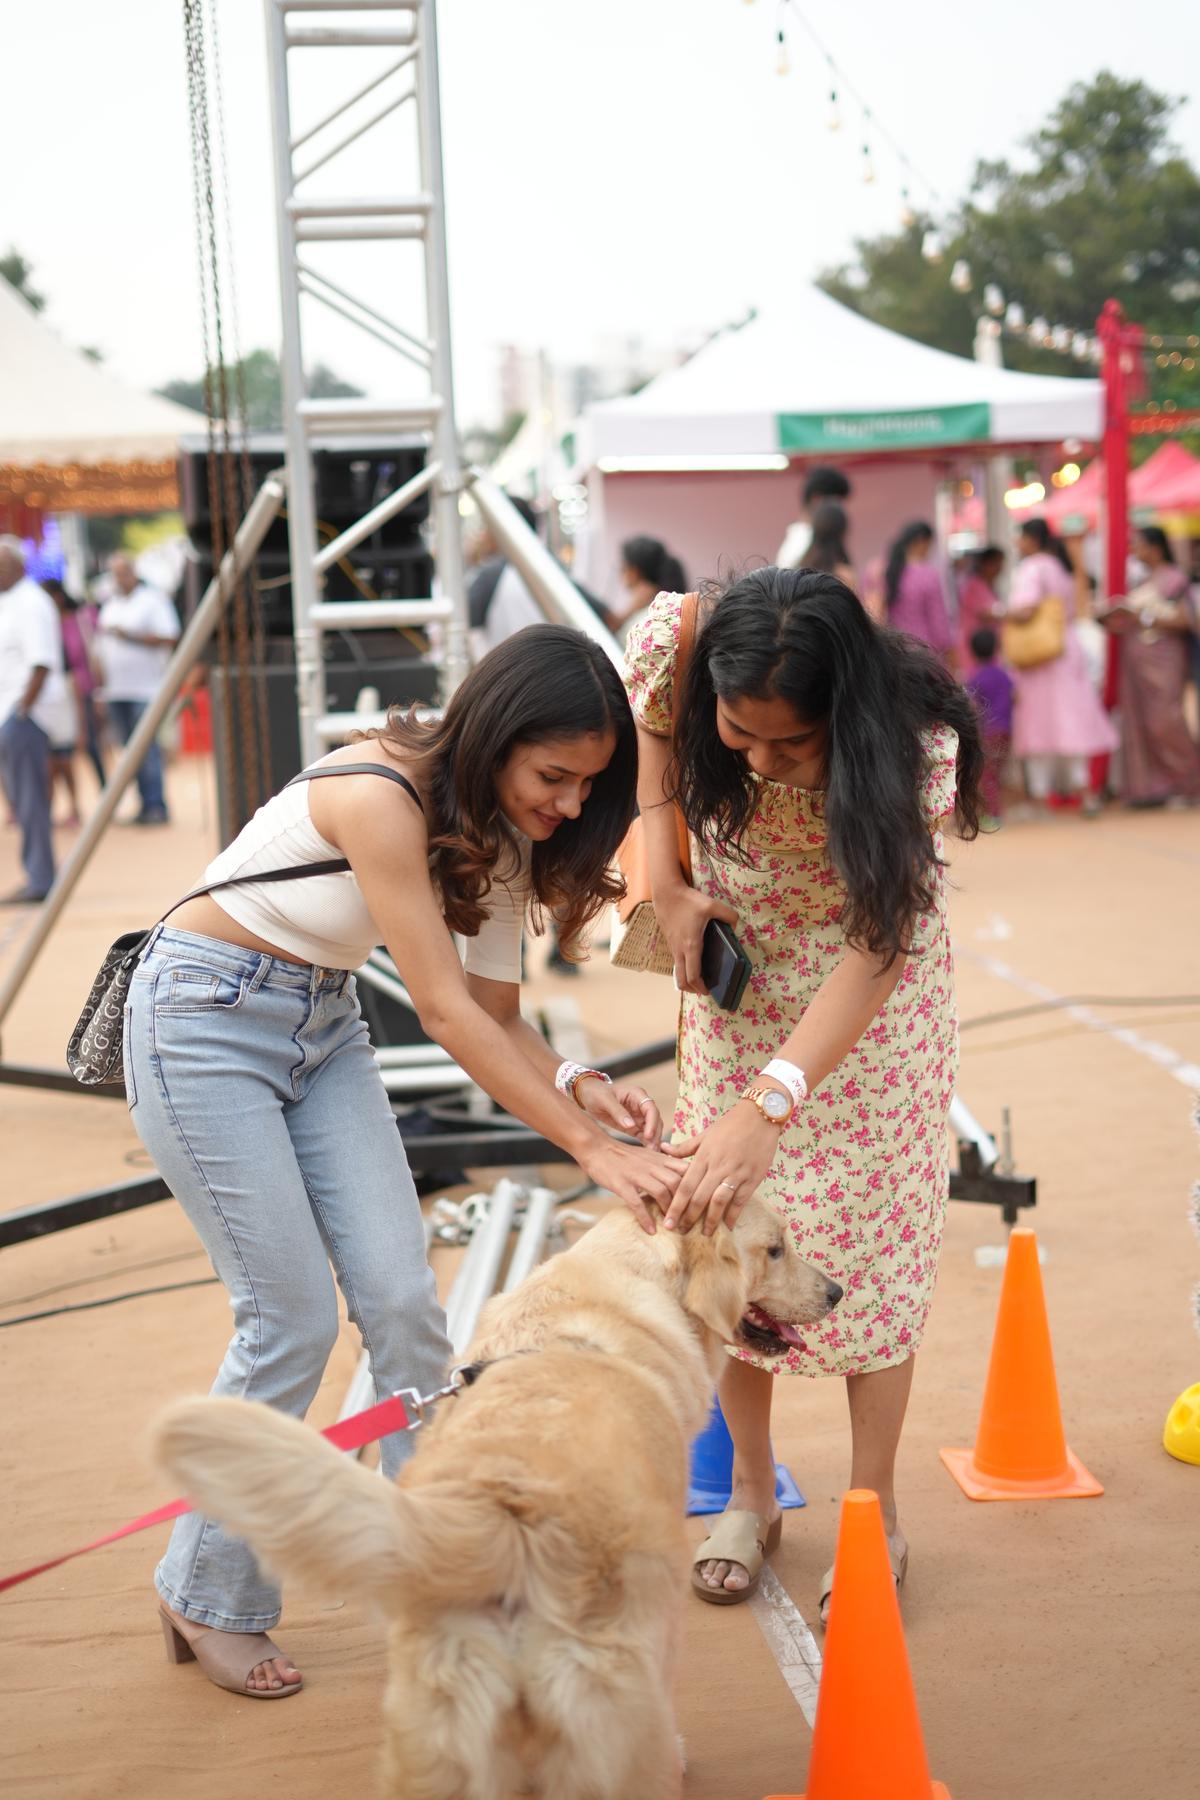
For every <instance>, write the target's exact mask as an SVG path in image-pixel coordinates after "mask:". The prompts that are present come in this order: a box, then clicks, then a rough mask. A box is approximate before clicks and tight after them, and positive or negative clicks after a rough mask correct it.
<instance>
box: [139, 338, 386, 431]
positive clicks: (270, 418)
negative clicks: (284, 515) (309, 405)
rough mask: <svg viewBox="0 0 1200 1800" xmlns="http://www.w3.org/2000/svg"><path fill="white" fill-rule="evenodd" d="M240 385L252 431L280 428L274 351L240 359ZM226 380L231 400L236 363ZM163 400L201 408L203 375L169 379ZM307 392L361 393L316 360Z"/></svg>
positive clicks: (331, 396) (326, 396)
mask: <svg viewBox="0 0 1200 1800" xmlns="http://www.w3.org/2000/svg"><path fill="white" fill-rule="evenodd" d="M241 377H242V381H241V385H242V386H243V387H244V390H245V395H246V424H247V426H248V427H249V429H250V430H251V431H279V430H280V429H281V428H282V426H283V381H282V377H281V375H280V369H279V358H278V357H277V356H276V355H275V353H274V351H273V350H251V351H249V352H248V354H247V355H245V356H244V357H243V358H242V361H241ZM227 382H228V388H229V394H230V398H231V402H232V401H235V400H236V398H237V395H238V385H239V384H238V380H237V365H235V366H234V367H233V368H232V369H230V370H229V371H228V374H227ZM158 391H159V393H160V394H162V396H163V397H164V399H167V400H176V401H178V402H179V404H180V405H181V406H190V407H193V408H194V409H195V411H197V412H203V411H204V404H205V396H204V377H203V376H197V377H196V378H195V380H193V381H168V382H167V384H166V386H165V387H161V388H159V390H158ZM308 391H309V394H310V396H311V397H312V398H313V399H314V400H354V399H357V398H358V396H359V395H361V393H362V389H361V388H357V387H354V386H352V384H351V383H350V382H348V381H343V380H342V379H341V378H340V376H337V375H335V374H334V372H333V370H332V369H328V368H326V366H325V364H324V363H317V364H316V366H315V367H314V368H313V369H312V370H311V371H310V372H309V377H308Z"/></svg>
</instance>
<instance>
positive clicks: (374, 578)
mask: <svg viewBox="0 0 1200 1800" xmlns="http://www.w3.org/2000/svg"><path fill="white" fill-rule="evenodd" d="M312 460H313V488H314V494H313V498H314V503H315V509H316V516H317V519H318V521H319V526H318V529H319V532H320V537H321V541H322V542H328V541H329V540H330V539H331V538H332V537H334V536H337V535H338V534H339V533H341V532H343V531H345V530H346V529H347V527H349V526H350V525H353V524H354V523H355V522H356V521H357V520H359V519H361V518H362V516H363V515H364V513H367V512H369V511H370V509H371V507H372V506H375V505H377V504H378V502H379V501H380V500H383V499H385V498H386V497H387V495H388V494H391V493H394V492H395V490H396V489H397V488H398V487H401V486H402V485H403V484H404V483H405V482H406V481H410V480H411V479H412V478H413V476H415V475H418V474H420V472H421V470H422V469H423V468H424V466H425V460H426V446H425V444H424V443H422V442H421V441H420V440H415V439H407V440H394V441H393V440H388V441H386V442H384V441H383V440H379V439H375V440H372V441H370V442H369V443H366V444H361V445H346V444H344V443H342V442H340V441H339V442H338V444H337V445H336V446H329V447H324V446H317V447H314V451H313V459H312ZM249 461H250V471H251V480H250V487H251V492H252V493H253V492H255V491H257V489H258V488H259V487H260V486H261V484H262V482H263V481H264V480H265V478H266V476H267V475H268V474H269V473H270V472H271V470H273V469H278V468H279V467H280V466H281V465H282V463H283V461H284V445H283V439H282V437H281V436H279V435H277V434H269V433H256V434H253V435H252V436H251V439H250V445H249ZM179 489H180V496H181V504H182V509H183V517H184V524H185V526H186V528H187V533H188V537H189V539H190V541H191V545H192V549H193V553H194V554H193V556H192V557H191V558H190V559H189V562H188V568H187V574H186V577H185V582H184V591H183V593H182V594H181V595H180V597H179V599H180V611H181V612H182V614H183V615H184V617H185V618H188V617H190V616H191V614H192V612H193V611H194V609H195V607H196V605H197V603H198V602H199V599H200V596H201V595H202V594H203V593H204V590H205V589H206V587H207V586H208V584H209V582H210V581H211V580H212V576H213V535H212V513H211V509H210V506H209V488H208V471H207V445H206V444H205V443H203V442H202V441H201V440H193V441H192V442H190V443H185V444H184V445H183V446H182V448H181V453H180V463H179ZM428 516H429V499H428V496H427V495H421V496H420V497H419V498H418V499H417V500H415V501H414V502H413V503H412V504H411V505H410V506H408V507H406V508H405V509H404V511H403V512H401V513H399V514H398V515H397V516H396V517H395V518H392V519H389V520H388V521H387V522H386V523H385V524H384V525H382V526H380V528H379V529H378V530H377V531H376V532H374V533H373V534H372V535H371V536H370V537H369V538H366V539H365V540H364V541H363V542H362V543H361V544H358V545H356V546H355V548H354V549H353V550H352V551H350V552H348V554H347V556H346V558H345V561H344V564H340V565H335V566H334V567H332V568H330V569H329V570H327V571H326V576H325V585H324V590H323V598H324V599H326V600H360V599H365V598H368V597H373V598H376V599H380V600H420V599H424V598H427V597H428V595H429V593H430V591H431V583H432V581H433V558H432V557H431V556H430V554H429V550H428V547H427V545H426V542H425V537H424V530H423V528H424V526H425V524H426V521H427V519H428ZM346 565H348V566H346ZM255 572H256V575H257V578H258V584H259V591H260V593H261V596H262V614H263V636H264V646H263V647H264V657H263V661H262V663H255V664H254V665H253V666H252V668H251V671H250V678H251V684H252V691H253V692H254V693H255V695H256V696H258V695H262V694H263V693H264V692H265V696H266V711H267V735H268V742H269V746H270V761H271V781H272V786H273V787H274V788H276V789H278V788H279V787H281V786H282V785H283V783H284V782H285V781H287V780H288V779H289V778H290V777H291V776H292V775H294V774H296V772H297V770H298V769H299V768H300V731H299V721H298V717H297V710H296V668H295V645H294V641H293V636H292V588H291V580H290V575H291V555H290V550H289V546H288V528H287V520H286V518H285V517H282V516H281V517H279V518H277V519H276V520H274V522H273V523H272V525H271V528H270V530H269V531H268V532H267V535H266V537H265V538H264V540H263V543H262V546H261V548H260V549H259V552H258V555H257V557H256V559H255ZM414 639H415V640H416V641H414ZM321 642H322V645H323V649H324V654H325V682H326V690H327V698H328V705H329V710H330V711H331V712H353V711H354V709H355V704H356V702H357V700H358V696H359V694H360V693H361V692H362V690H363V689H364V688H374V689H376V690H377V691H378V693H379V696H380V701H381V703H382V705H384V706H385V707H386V706H389V705H391V704H392V703H393V702H396V701H400V702H406V701H412V700H432V699H434V698H435V696H436V693H437V670H436V668H435V667H434V665H433V663H432V661H431V660H430V658H429V654H428V645H427V643H426V642H425V639H424V635H423V633H421V632H420V631H417V632H413V633H411V634H405V633H401V632H399V631H395V630H388V629H383V630H370V631H353V632H351V631H346V632H326V633H323V634H322V637H321ZM215 644H216V640H215V639H214V648H213V651H212V653H211V656H210V665H211V666H210V686H211V690H212V716H213V749H214V752H215V763H216V770H217V807H218V822H219V829H220V833H221V841H222V843H227V842H228V841H229V840H230V838H232V837H233V836H235V835H236V833H237V832H238V831H239V830H240V828H241V826H242V825H243V824H244V822H245V819H246V817H247V813H248V811H249V810H251V809H250V807H249V804H248V798H247V796H246V795H245V794H244V793H243V792H241V791H240V784H239V791H237V792H232V793H231V792H229V791H228V787H229V782H228V775H227V771H228V770H229V769H230V767H232V768H233V769H234V770H235V771H237V770H241V769H243V768H244V766H245V762H246V758H245V756H244V755H243V754H242V743H241V735H242V722H241V718H240V708H239V707H238V706H237V705H234V706H232V707H231V706H230V704H229V691H228V690H229V686H230V683H229V681H228V679H227V677H226V675H225V671H224V670H223V669H221V668H220V667H219V666H217V663H216V650H215ZM230 734H232V738H233V755H232V757H231V756H230V755H229V754H228V750H227V740H228V737H229V735H230Z"/></svg>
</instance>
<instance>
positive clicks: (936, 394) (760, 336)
mask: <svg viewBox="0 0 1200 1800" xmlns="http://www.w3.org/2000/svg"><path fill="white" fill-rule="evenodd" d="M1101 430H1102V387H1101V384H1100V382H1099V381H1095V380H1086V379H1079V378H1077V377H1072V376H1055V375H1021V374H1018V373H1017V372H1016V371H1015V370H1012V369H1003V368H991V367H988V366H987V365H986V364H984V363H978V362H973V361H971V360H969V359H968V358H967V357H963V356H950V355H947V353H946V352H945V351H944V350H932V349H930V348H929V346H928V345H927V344H918V343H916V342H915V341H914V340H913V339H912V338H906V337H901V336H900V335H899V333H898V332H895V331H888V330H886V329H885V328H884V327H883V326H882V325H876V324H873V323H872V321H871V320H870V319H864V318H863V317H862V316H861V314H859V313H856V312H852V311H851V310H850V309H849V308H848V307H845V306H842V305H840V304H839V303H838V302H837V301H836V300H831V299H830V298H829V296H828V294H824V293H822V292H821V291H820V289H819V288H815V287H804V288H801V289H800V290H799V291H798V292H797V293H795V294H794V296H792V298H791V299H790V301H789V303H788V304H787V305H786V306H784V305H782V304H780V303H778V302H777V303H776V304H775V305H774V306H773V307H772V308H771V309H770V310H769V311H764V312H762V313H760V314H759V315H758V316H756V317H755V318H753V319H751V320H750V321H749V322H748V323H747V324H745V325H742V326H739V327H735V328H732V329H730V330H728V331H724V332H721V333H720V334H719V335H718V336H717V337H715V338H713V339H712V340H711V342H710V343H708V344H706V345H705V347H704V349H703V350H700V351H699V352H698V353H697V354H696V355H695V356H694V357H692V359H691V361H690V362H687V363H685V364H684V365H683V366H682V367H681V368H678V369H672V370H670V371H668V373H667V374H665V375H660V376H659V377H658V378H657V379H656V380H654V381H652V382H650V383H649V384H648V386H646V387H644V388H643V389H642V390H641V392H640V393H638V394H632V395H629V396H627V397H625V398H622V399H620V400H606V401H601V402H600V403H598V404H597V405H595V406H592V407H590V408H589V409H588V411H587V413H586V415H585V441H584V443H583V444H581V450H582V452H583V456H584V459H585V460H586V461H587V462H588V463H590V464H593V465H595V466H597V467H599V468H600V469H601V470H602V471H606V472H607V471H608V469H609V468H610V467H613V466H615V468H619V469H621V470H622V471H624V470H627V469H629V468H630V466H631V465H632V466H634V467H636V468H641V467H644V466H645V464H646V462H647V460H650V459H652V466H654V467H656V468H664V469H665V468H668V467H672V466H673V467H682V468H691V467H694V466H695V463H696V461H697V459H700V460H702V461H708V459H720V461H721V463H722V464H723V465H725V466H736V465H737V463H738V461H739V459H742V458H745V457H753V458H759V457H764V456H768V457H778V456H780V455H786V456H812V455H816V454H820V455H821V456H822V457H825V458H830V457H834V456H837V455H842V456H846V455H861V454H863V453H869V452H878V451H889V450H922V449H929V448H935V447H936V448H943V447H946V446H952V445H975V444H989V445H1006V446H1010V447H1014V446H1019V445H1025V444H1034V443H1050V442H1054V443H1061V442H1062V440H1063V439H1064V438H1066V437H1077V438H1080V439H1083V440H1085V441H1091V440H1094V439H1095V438H1097V437H1099V435H1100V432H1101Z"/></svg>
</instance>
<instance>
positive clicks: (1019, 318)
mask: <svg viewBox="0 0 1200 1800" xmlns="http://www.w3.org/2000/svg"><path fill="white" fill-rule="evenodd" d="M1004 323H1005V324H1006V325H1007V327H1008V329H1009V330H1010V331H1018V332H1019V331H1024V329H1025V308H1024V307H1023V306H1022V305H1021V302H1020V301H1019V300H1010V301H1009V303H1008V305H1007V306H1006V307H1005V309H1004Z"/></svg>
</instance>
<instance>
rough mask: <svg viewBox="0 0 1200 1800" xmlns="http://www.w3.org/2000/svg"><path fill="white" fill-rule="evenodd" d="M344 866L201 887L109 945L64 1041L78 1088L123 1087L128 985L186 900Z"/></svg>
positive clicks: (318, 865) (304, 866)
mask: <svg viewBox="0 0 1200 1800" xmlns="http://www.w3.org/2000/svg"><path fill="white" fill-rule="evenodd" d="M349 867H350V864H349V863H348V862H347V861H346V859H345V857H344V856H339V857H338V858H337V859H336V860H333V861H330V862H315V863H300V864H298V865H297V867H296V868H294V869H266V870H263V871H260V872H258V873H256V874H252V875H233V876H231V877H230V878H229V880H228V881H213V882H210V884H209V885H208V886H207V887H198V888H193V889H192V891H191V893H190V894H185V895H184V896H183V899H182V900H177V901H176V902H175V905H174V906H170V907H168V908H167V910H166V912H165V913H164V914H163V916H162V918H161V919H159V921H158V924H157V925H152V926H151V927H150V929H149V931H127V932H125V933H124V935H123V936H121V937H119V938H118V939H117V941H116V943H115V944H113V945H112V947H111V948H110V950H109V952H108V954H107V955H106V957H105V958H104V961H103V962H102V963H101V964H100V967H99V969H98V970H97V971H96V979H95V981H93V983H92V986H91V991H90V993H89V994H88V997H87V999H86V1000H85V1001H84V1003H83V1011H82V1012H81V1013H80V1015H79V1021H78V1023H77V1024H76V1026H75V1029H74V1031H73V1032H72V1033H71V1036H70V1038H69V1039H68V1041H67V1067H68V1069H70V1071H71V1073H72V1075H73V1076H74V1077H75V1079H76V1081H78V1082H79V1083H80V1085H81V1086H82V1087H107V1086H111V1087H123V1086H124V1085H125V1066H124V1061H123V1058H122V1054H121V1052H122V1031H123V1026H124V1019H125V1002H126V1001H127V1000H128V998H129V984H130V982H131V981H132V980H133V972H134V970H135V969H136V968H137V966H138V961H139V959H140V957H141V954H142V951H143V950H144V949H145V948H146V945H147V944H148V943H149V942H150V939H151V938H152V937H153V936H154V933H155V932H156V931H157V929H158V926H159V925H161V924H162V923H163V920H165V919H169V918H170V916H171V914H172V913H173V912H175V911H177V910H178V908H179V907H181V906H183V905H184V904H185V903H186V902H187V901H188V900H197V899H199V897H200V895H201V894H213V893H215V892H216V891H217V889H218V888H226V887H237V886H238V885H239V884H240V883H242V882H252V881H254V882H257V881H296V880H298V879H299V878H300V877H301V876H302V875H344V874H346V872H347V871H348V869H349Z"/></svg>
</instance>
